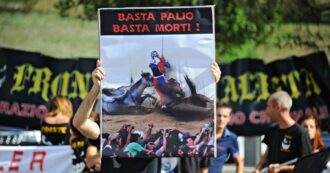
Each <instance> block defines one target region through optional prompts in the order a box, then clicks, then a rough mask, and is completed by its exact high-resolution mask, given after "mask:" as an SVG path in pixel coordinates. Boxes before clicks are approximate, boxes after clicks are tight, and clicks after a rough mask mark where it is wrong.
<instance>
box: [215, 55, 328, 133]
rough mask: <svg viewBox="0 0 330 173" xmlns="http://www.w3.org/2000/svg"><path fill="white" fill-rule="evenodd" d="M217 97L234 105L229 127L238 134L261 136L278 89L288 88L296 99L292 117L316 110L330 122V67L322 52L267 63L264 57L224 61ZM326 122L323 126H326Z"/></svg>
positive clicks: (324, 120)
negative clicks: (269, 98)
mask: <svg viewBox="0 0 330 173" xmlns="http://www.w3.org/2000/svg"><path fill="white" fill-rule="evenodd" d="M220 66H221V71H222V76H223V77H222V78H221V81H220V82H219V84H218V94H217V96H218V98H219V99H220V100H223V101H225V102H230V103H232V104H233V107H234V110H233V115H232V120H231V122H230V128H231V129H232V130H233V131H235V132H236V133H237V134H238V135H243V136H252V135H260V134H263V133H264V132H265V130H266V129H267V128H268V127H269V125H270V123H271V122H270V118H269V116H268V115H267V114H266V112H265V108H266V102H267V98H268V97H269V96H270V95H271V94H272V93H273V92H275V91H280V90H284V91H287V92H288V93H289V94H290V95H291V97H292V98H293V106H292V108H291V116H292V117H293V118H294V119H295V120H298V119H299V118H300V117H302V116H304V115H306V114H310V113H314V114H316V115H318V117H319V118H320V119H321V120H322V121H323V122H328V121H329V112H328V110H329V108H330V93H329V91H330V82H329V81H330V70H329V63H328V61H327V58H326V55H325V54H324V53H323V52H320V53H314V54H311V55H307V56H304V57H290V58H287V59H284V60H278V61H274V62H272V63H270V64H264V63H263V61H262V60H255V59H241V60H237V61H234V62H232V63H231V64H221V65H220ZM326 126H327V125H326V123H323V129H325V128H326Z"/></svg>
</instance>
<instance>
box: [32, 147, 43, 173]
mask: <svg viewBox="0 0 330 173" xmlns="http://www.w3.org/2000/svg"><path fill="white" fill-rule="evenodd" d="M38 156H40V157H38ZM37 157H38V158H37ZM45 157H46V152H45V151H35V152H33V156H32V160H31V162H30V170H31V171H33V164H35V163H38V164H39V170H40V171H41V172H42V171H43V165H44V160H45Z"/></svg>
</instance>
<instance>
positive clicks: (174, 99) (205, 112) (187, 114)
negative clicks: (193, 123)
mask: <svg viewBox="0 0 330 173" xmlns="http://www.w3.org/2000/svg"><path fill="white" fill-rule="evenodd" d="M184 78H185V81H186V83H187V84H188V86H189V89H190V92H191V96H189V97H185V93H184V92H183V90H182V88H181V86H180V83H179V82H178V81H177V80H175V79H173V78H171V79H169V80H168V82H167V85H166V86H167V87H166V89H167V90H166V93H167V97H165V99H166V107H167V112H168V113H169V114H170V115H172V116H174V117H176V118H179V119H180V118H183V119H185V120H196V119H205V118H212V116H213V108H212V107H213V106H211V107H210V108H208V105H213V100H211V99H210V98H208V97H206V96H205V95H202V94H198V93H197V92H196V86H195V84H194V83H193V82H192V81H191V79H190V78H189V77H188V76H187V75H185V77H184Z"/></svg>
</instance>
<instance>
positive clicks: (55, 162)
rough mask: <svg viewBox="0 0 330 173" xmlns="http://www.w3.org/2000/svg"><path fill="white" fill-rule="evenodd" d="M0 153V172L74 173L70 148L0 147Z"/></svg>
mask: <svg viewBox="0 0 330 173" xmlns="http://www.w3.org/2000/svg"><path fill="white" fill-rule="evenodd" d="M0 153H1V154H0V172H31V173H33V172H35V173H37V172H65V173H74V172H76V171H75V168H74V166H73V165H72V150H71V148H70V146H47V147H45V146H24V147H23V146H1V147H0Z"/></svg>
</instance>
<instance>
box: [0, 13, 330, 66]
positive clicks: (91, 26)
mask: <svg viewBox="0 0 330 173" xmlns="http://www.w3.org/2000/svg"><path fill="white" fill-rule="evenodd" d="M297 28H299V27H296V26H295V24H285V25H283V26H282V27H281V28H279V29H278V30H277V31H275V32H274V34H273V35H272V36H271V37H269V39H267V41H266V43H265V44H263V45H260V46H258V47H256V48H255V47H254V46H253V45H243V47H241V48H238V49H237V50H240V52H237V54H235V55H232V56H235V57H231V58H228V59H229V60H227V61H226V60H224V61H225V62H228V61H230V59H236V58H237V57H242V56H240V55H244V54H252V55H255V56H256V58H261V59H264V61H265V62H270V61H273V60H276V59H280V58H285V57H288V56H292V55H298V56H301V55H305V54H308V53H312V52H315V51H318V50H324V51H325V52H326V53H327V55H328V59H329V58H330V53H329V47H330V25H321V26H320V27H317V26H315V25H311V26H310V30H311V31H312V32H316V31H317V30H320V31H321V34H322V35H323V36H324V37H325V40H323V41H321V42H319V43H318V46H319V48H317V49H310V48H306V47H298V46H292V47H290V46H284V47H282V48H279V47H276V46H274V43H275V42H276V38H277V37H279V36H280V37H281V36H285V34H287V33H295V32H296V29H297ZM307 39H309V38H307ZM98 44H99V43H98V23H97V21H83V20H80V19H75V18H61V17H60V16H58V15H57V14H56V13H33V12H32V13H20V12H15V13H10V12H0V47H6V48H14V49H19V50H26V51H34V52H40V53H43V54H46V55H50V56H53V57H58V58H72V57H93V58H96V57H98V56H99V53H98V52H99V48H98ZM230 56H231V55H222V56H221V55H220V57H230ZM218 57H219V56H218ZM224 61H222V62H224Z"/></svg>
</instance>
